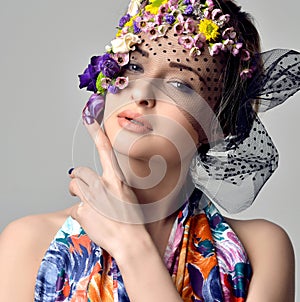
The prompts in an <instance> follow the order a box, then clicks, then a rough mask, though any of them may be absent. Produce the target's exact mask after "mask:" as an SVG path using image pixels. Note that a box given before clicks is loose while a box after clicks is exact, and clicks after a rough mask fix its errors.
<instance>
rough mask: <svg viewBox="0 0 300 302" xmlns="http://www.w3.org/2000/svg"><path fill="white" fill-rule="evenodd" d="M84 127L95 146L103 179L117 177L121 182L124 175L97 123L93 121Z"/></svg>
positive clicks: (108, 141)
mask: <svg viewBox="0 0 300 302" xmlns="http://www.w3.org/2000/svg"><path fill="white" fill-rule="evenodd" d="M84 125H85V126H86V129H87V131H88V132H89V134H90V136H91V137H92V139H93V141H94V143H95V145H96V148H97V151H98V154H99V159H100V163H101V165H102V169H103V177H104V178H106V177H107V176H108V177H112V176H114V175H117V176H118V177H119V178H120V180H121V181H123V180H124V175H123V173H122V172H121V169H120V167H119V165H118V162H117V159H116V157H115V153H114V151H113V147H112V145H111V143H110V140H109V139H108V137H107V136H106V135H105V133H104V132H103V130H102V128H101V127H100V125H99V124H98V122H97V121H95V122H94V123H92V124H87V123H86V122H84Z"/></svg>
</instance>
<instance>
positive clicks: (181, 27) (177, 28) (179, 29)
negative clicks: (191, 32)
mask: <svg viewBox="0 0 300 302" xmlns="http://www.w3.org/2000/svg"><path fill="white" fill-rule="evenodd" d="M174 31H175V33H176V34H178V35H181V34H182V33H183V31H184V24H183V23H177V24H175V26H174Z"/></svg>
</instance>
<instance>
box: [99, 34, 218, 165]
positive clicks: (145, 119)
mask: <svg viewBox="0 0 300 302" xmlns="http://www.w3.org/2000/svg"><path fill="white" fill-rule="evenodd" d="M142 38H143V36H142ZM177 41H178V38H177V37H176V36H173V34H170V36H169V37H168V38H165V37H162V38H159V39H158V40H157V41H150V40H149V39H147V38H146V37H145V38H144V40H143V43H142V44H139V45H138V46H137V48H136V50H135V51H133V52H132V53H131V55H130V62H129V64H128V65H127V66H126V69H125V70H124V76H127V77H128V78H129V85H128V87H127V88H126V89H124V90H121V91H119V92H118V93H117V94H107V96H106V105H105V106H106V107H105V114H104V126H105V131H106V134H107V136H108V137H109V139H110V141H111V142H112V145H113V147H114V149H115V150H116V151H118V152H120V153H123V154H127V155H129V156H130V157H133V158H138V159H149V158H151V157H152V156H153V155H161V156H162V157H163V158H164V159H165V160H166V161H167V162H169V163H170V164H171V163H176V162H178V161H182V159H183V158H191V156H192V155H193V154H194V152H195V151H196V147H197V146H198V145H199V143H201V142H202V141H205V139H206V138H207V137H208V135H207V133H206V132H208V131H209V129H208V125H211V121H212V119H213V118H214V113H213V109H214V108H215V106H216V104H217V101H218V99H219V97H220V87H219V86H220V78H219V77H220V70H221V68H222V66H223V65H222V62H219V61H217V59H215V58H212V57H211V56H210V55H207V54H205V53H204V54H202V55H200V56H198V57H191V56H189V53H188V52H189V51H188V50H186V49H184V47H183V46H181V45H178V42H177ZM199 125H201V127H200V126H199Z"/></svg>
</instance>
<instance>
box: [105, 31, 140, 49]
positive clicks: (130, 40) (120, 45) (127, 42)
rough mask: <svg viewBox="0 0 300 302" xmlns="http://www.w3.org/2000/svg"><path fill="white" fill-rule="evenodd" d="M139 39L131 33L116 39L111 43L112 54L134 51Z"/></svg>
mask: <svg viewBox="0 0 300 302" xmlns="http://www.w3.org/2000/svg"><path fill="white" fill-rule="evenodd" d="M141 42H142V41H141V39H140V38H139V37H138V36H137V35H134V34H132V33H127V34H126V35H124V36H122V37H119V38H116V39H115V40H112V41H111V47H112V51H113V53H128V52H129V51H130V50H135V46H134V45H135V44H140V43H141Z"/></svg>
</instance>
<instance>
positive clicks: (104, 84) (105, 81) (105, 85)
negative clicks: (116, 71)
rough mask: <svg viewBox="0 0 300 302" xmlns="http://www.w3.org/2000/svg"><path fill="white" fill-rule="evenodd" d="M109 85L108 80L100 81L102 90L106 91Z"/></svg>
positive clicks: (109, 81) (109, 80)
mask: <svg viewBox="0 0 300 302" xmlns="http://www.w3.org/2000/svg"><path fill="white" fill-rule="evenodd" d="M110 83H111V79H110V78H103V79H101V87H102V88H104V89H107V88H108V87H109V85H110Z"/></svg>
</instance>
